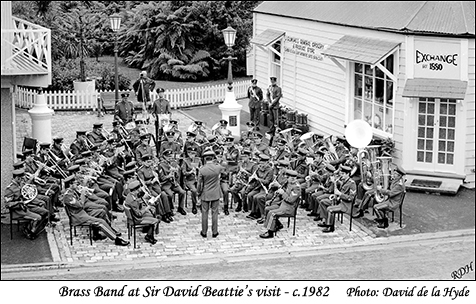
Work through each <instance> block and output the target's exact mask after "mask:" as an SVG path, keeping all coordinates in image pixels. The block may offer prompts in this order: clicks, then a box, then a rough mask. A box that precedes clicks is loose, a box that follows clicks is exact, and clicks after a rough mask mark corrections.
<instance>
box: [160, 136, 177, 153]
mask: <svg viewBox="0 0 476 304" xmlns="http://www.w3.org/2000/svg"><path fill="white" fill-rule="evenodd" d="M165 136H166V138H167V141H165V142H162V144H161V145H160V152H159V153H160V154H161V155H163V153H164V151H165V150H170V151H172V154H173V155H175V156H179V155H180V154H181V153H182V147H181V146H180V145H179V144H178V143H177V142H175V132H173V131H168V132H165Z"/></svg>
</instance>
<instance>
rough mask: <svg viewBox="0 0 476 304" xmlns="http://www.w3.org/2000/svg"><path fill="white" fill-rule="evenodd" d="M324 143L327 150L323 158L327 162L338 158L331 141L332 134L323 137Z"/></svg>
mask: <svg viewBox="0 0 476 304" xmlns="http://www.w3.org/2000/svg"><path fill="white" fill-rule="evenodd" d="M324 145H325V146H326V148H327V152H326V154H325V155H324V159H325V160H327V161H328V162H330V161H334V160H338V159H339V155H337V152H336V147H335V146H334V144H333V143H332V135H329V136H327V137H326V138H324Z"/></svg>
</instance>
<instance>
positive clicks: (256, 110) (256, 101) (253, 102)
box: [248, 79, 263, 130]
mask: <svg viewBox="0 0 476 304" xmlns="http://www.w3.org/2000/svg"><path fill="white" fill-rule="evenodd" d="M257 83H258V80H257V79H252V80H251V86H250V87H249V88H248V98H249V102H248V106H249V108H250V120H251V121H252V122H254V123H255V125H256V129H257V130H259V115H260V110H261V102H262V101H263V91H262V90H261V88H260V87H258V86H257Z"/></svg>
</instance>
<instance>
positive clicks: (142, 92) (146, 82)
mask: <svg viewBox="0 0 476 304" xmlns="http://www.w3.org/2000/svg"><path fill="white" fill-rule="evenodd" d="M132 87H133V88H134V92H135V93H136V96H137V101H138V102H141V103H142V115H143V116H142V119H144V120H146V123H149V112H148V105H147V102H149V101H150V92H151V91H152V90H154V88H155V82H154V81H153V80H152V79H150V78H149V77H147V72H146V71H142V72H140V74H139V79H137V80H136V82H134V84H133V85H132Z"/></svg>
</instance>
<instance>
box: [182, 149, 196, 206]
mask: <svg viewBox="0 0 476 304" xmlns="http://www.w3.org/2000/svg"><path fill="white" fill-rule="evenodd" d="M198 166H200V159H199V158H198V157H197V147H194V146H190V147H189V148H188V150H187V151H186V153H185V158H184V160H183V162H182V176H183V185H184V188H185V189H186V190H189V191H190V192H191V194H192V195H191V196H192V213H193V214H197V202H198V201H197V187H196V184H197V173H198V172H197V169H198Z"/></svg>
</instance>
